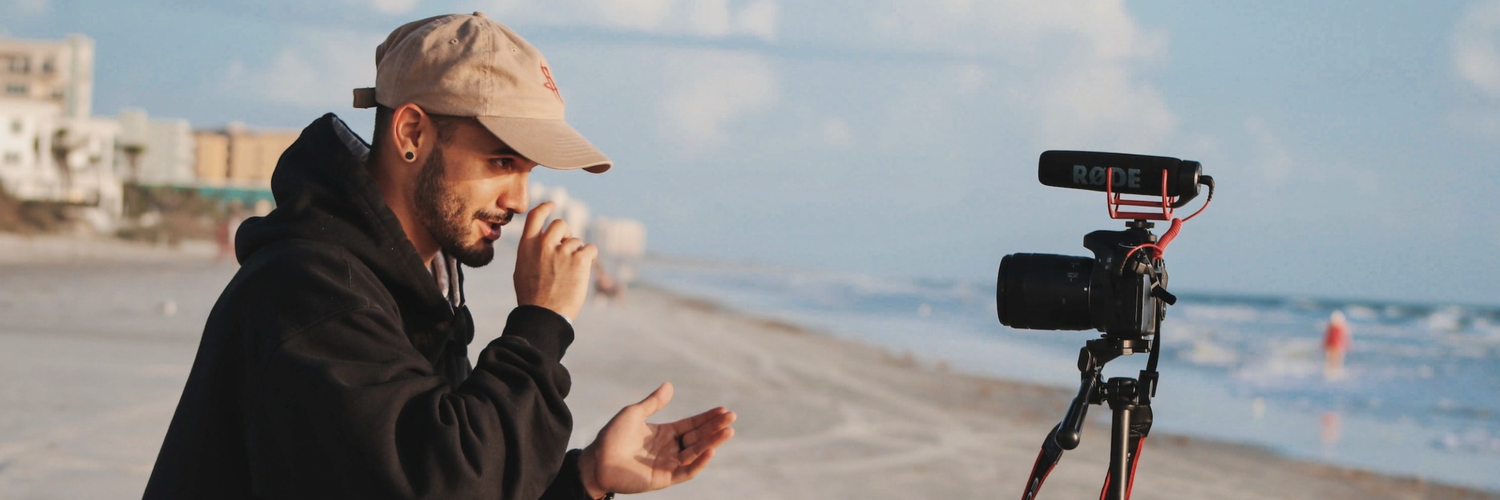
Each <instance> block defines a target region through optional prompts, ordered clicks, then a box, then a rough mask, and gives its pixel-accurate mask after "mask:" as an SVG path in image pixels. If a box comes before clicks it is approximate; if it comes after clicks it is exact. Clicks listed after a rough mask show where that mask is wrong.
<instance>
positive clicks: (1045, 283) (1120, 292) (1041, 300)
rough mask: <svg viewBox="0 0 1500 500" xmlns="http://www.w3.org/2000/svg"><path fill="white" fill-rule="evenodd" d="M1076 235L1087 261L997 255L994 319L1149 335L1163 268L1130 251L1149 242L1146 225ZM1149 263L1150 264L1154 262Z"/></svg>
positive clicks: (1159, 309)
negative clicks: (1089, 254)
mask: <svg viewBox="0 0 1500 500" xmlns="http://www.w3.org/2000/svg"><path fill="white" fill-rule="evenodd" d="M1130 226H1131V227H1129V228H1127V229H1125V230H1123V231H1094V232H1092V233H1089V234H1088V235H1087V236H1084V237H1083V246H1084V248H1087V249H1089V250H1092V251H1093V252H1094V257H1093V258H1088V257H1073V256H1067V255H1052V254H1038V253H1018V254H1012V255H1007V256H1005V258H1003V259H1001V260H1000V276H999V278H998V280H997V282H996V291H995V307H996V309H997V311H998V312H999V316H1000V324H1003V325H1005V326H1009V327H1011V328H1022V329H1030V330H1088V329H1096V330H1099V331H1101V332H1106V333H1109V334H1111V335H1114V336H1118V337H1121V338H1128V339H1141V338H1143V337H1148V336H1151V335H1154V334H1156V328H1157V325H1159V324H1160V322H1159V321H1158V319H1160V318H1161V316H1162V315H1163V314H1165V312H1166V307H1167V302H1166V300H1167V299H1166V298H1165V297H1164V295H1165V294H1166V282H1167V271H1166V268H1165V267H1164V265H1163V262H1162V261H1161V260H1159V259H1148V258H1145V255H1144V254H1143V253H1142V252H1135V255H1131V250H1132V249H1134V248H1137V247H1139V246H1141V245H1143V244H1154V243H1156V237H1155V236H1154V235H1152V234H1151V232H1150V229H1151V223H1150V222H1131V223H1130ZM1153 260H1154V261H1153Z"/></svg>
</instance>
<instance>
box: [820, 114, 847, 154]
mask: <svg viewBox="0 0 1500 500" xmlns="http://www.w3.org/2000/svg"><path fill="white" fill-rule="evenodd" d="M823 142H826V143H828V145H829V146H833V147H837V148H844V147H848V146H849V145H851V144H853V143H854V131H853V130H852V129H850V128H849V122H846V121H844V120H843V119H842V118H838V117H830V118H828V119H826V120H823Z"/></svg>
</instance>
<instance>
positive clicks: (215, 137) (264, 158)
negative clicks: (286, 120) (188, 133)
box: [193, 123, 298, 190]
mask: <svg viewBox="0 0 1500 500" xmlns="http://www.w3.org/2000/svg"><path fill="white" fill-rule="evenodd" d="M297 136H298V132H297V131H294V130H273V129H251V128H249V127H246V126H245V125H243V124H239V123H231V124H229V125H228V126H227V127H224V128H223V129H221V130H198V131H196V132H194V133H193V140H194V142H195V143H196V151H195V153H194V167H193V170H194V175H195V177H197V180H198V182H199V183H201V184H203V185H207V186H214V187H233V188H243V189H256V190H269V189H270V188H271V173H272V172H274V171H275V170H276V162H277V161H278V160H280V159H281V153H282V152H284V151H286V148H288V147H290V146H291V145H292V143H293V142H296V141H297Z"/></svg>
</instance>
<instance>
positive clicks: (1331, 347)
mask: <svg viewBox="0 0 1500 500" xmlns="http://www.w3.org/2000/svg"><path fill="white" fill-rule="evenodd" d="M1352 340H1353V339H1352V338H1351V337H1350V334H1349V321H1348V320H1346V319H1344V312H1343V311H1334V312H1333V314H1332V315H1330V316H1329V318H1328V328H1327V329H1325V330H1323V378H1324V379H1327V380H1336V379H1341V378H1344V355H1345V354H1347V353H1348V352H1349V344H1350V343H1351V342H1352Z"/></svg>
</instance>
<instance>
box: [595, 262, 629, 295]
mask: <svg viewBox="0 0 1500 500" xmlns="http://www.w3.org/2000/svg"><path fill="white" fill-rule="evenodd" d="M594 297H595V298H596V299H597V300H599V301H600V303H601V304H603V303H609V302H615V301H624V300H625V284H624V283H622V282H620V280H618V279H615V277H614V276H610V274H609V272H608V271H606V270H605V269H604V264H600V263H599V261H597V260H596V261H594Z"/></svg>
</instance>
